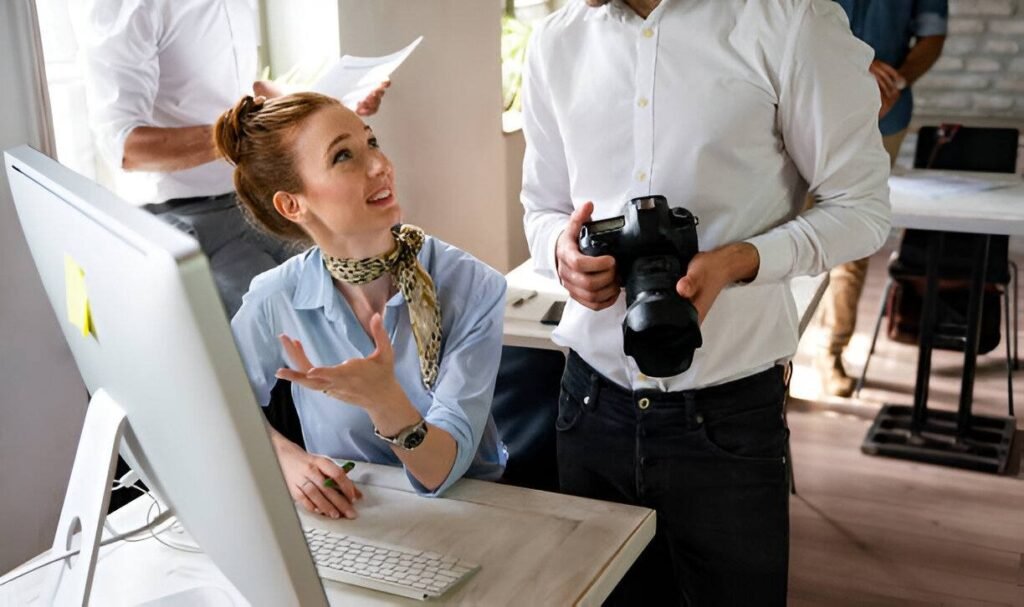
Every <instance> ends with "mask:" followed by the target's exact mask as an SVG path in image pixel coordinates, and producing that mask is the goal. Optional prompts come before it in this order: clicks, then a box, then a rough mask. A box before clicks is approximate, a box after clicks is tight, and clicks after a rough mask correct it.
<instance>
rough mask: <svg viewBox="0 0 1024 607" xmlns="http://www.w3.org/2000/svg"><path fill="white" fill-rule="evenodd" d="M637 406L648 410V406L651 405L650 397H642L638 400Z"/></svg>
mask: <svg viewBox="0 0 1024 607" xmlns="http://www.w3.org/2000/svg"><path fill="white" fill-rule="evenodd" d="M637 406H638V407H640V408H641V409H644V410H646V409H647V407H650V406H651V401H650V399H647V398H641V399H640V401H639V402H637Z"/></svg>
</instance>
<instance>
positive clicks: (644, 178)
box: [636, 171, 647, 181]
mask: <svg viewBox="0 0 1024 607" xmlns="http://www.w3.org/2000/svg"><path fill="white" fill-rule="evenodd" d="M636 180H637V181H647V173H644V172H643V171H637V174H636Z"/></svg>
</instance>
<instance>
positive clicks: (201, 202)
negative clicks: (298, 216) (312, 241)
mask: <svg viewBox="0 0 1024 607" xmlns="http://www.w3.org/2000/svg"><path fill="white" fill-rule="evenodd" d="M75 8H76V10H78V11H80V14H79V17H80V18H78V19H76V20H75V25H76V30H77V34H78V38H79V45H80V48H81V50H82V53H83V56H84V65H85V84H86V92H87V98H88V104H89V119H90V122H91V125H92V127H93V131H94V132H95V134H96V138H97V141H98V143H99V149H100V151H101V153H102V155H103V156H104V158H105V159H106V160H107V162H108V164H109V165H110V166H111V167H112V169H113V170H114V172H115V173H116V174H117V175H118V177H119V178H120V179H119V180H120V181H122V182H124V181H126V180H127V181H132V182H133V185H134V186H135V187H134V188H133V189H132V190H131V191H127V190H126V191H124V192H122V194H123V195H124V196H125V197H127V198H130V199H132V200H133V201H134V202H136V203H139V204H146V203H150V204H146V206H145V208H146V209H147V210H149V211H151V212H153V213H155V214H156V215H158V216H159V217H160V218H161V219H163V220H165V221H167V222H168V223H170V224H171V225H174V226H175V227H177V228H180V229H181V230H183V231H185V232H187V233H189V234H191V235H192V236H194V237H195V238H196V239H197V240H198V241H199V244H200V246H201V247H202V249H203V252H204V253H206V256H207V257H208V258H209V260H210V267H211V270H212V271H213V275H214V280H215V281H216V283H217V289H218V291H219V292H220V295H221V299H222V301H223V303H224V307H225V309H226V311H227V313H228V316H231V315H232V314H234V312H235V311H236V310H237V309H238V306H239V305H240V303H241V299H242V294H244V293H245V291H246V289H247V288H248V286H249V282H250V280H252V277H253V276H255V275H256V274H258V273H260V272H262V271H264V270H266V269H269V268H272V267H274V266H275V265H277V264H278V263H280V262H282V261H284V260H285V259H287V258H288V257H289V256H290V255H291V254H292V253H294V251H293V250H291V249H290V248H289V247H287V246H286V245H285V244H284V243H282V242H280V241H278V240H276V239H273V238H270V237H267V236H264V235H261V234H259V233H258V232H257V231H255V230H253V229H252V228H251V227H250V226H249V225H247V224H246V223H245V221H244V219H243V218H242V215H241V213H240V212H239V209H238V205H237V202H236V200H235V195H234V192H233V191H232V185H231V167H230V166H228V164H227V163H226V162H224V161H223V160H222V159H219V158H218V157H217V153H216V150H215V148H214V145H213V143H212V138H211V133H212V124H213V121H214V120H215V119H216V118H217V116H218V115H219V114H220V112H221V111H222V110H223V108H225V107H228V106H230V105H231V104H232V103H233V102H234V100H235V99H237V98H238V97H239V96H240V95H243V94H245V93H246V92H248V91H249V90H250V88H251V87H252V86H253V81H254V79H255V78H256V76H257V47H258V45H259V32H258V22H259V17H258V8H257V3H256V1H255V0H225V1H224V2H210V1H209V0H147V1H145V2H142V1H138V0H132V1H127V2H126V1H123V0H86V2H84V3H83V5H78V6H76V7H75ZM382 95H383V88H380V89H378V90H377V91H374V92H373V93H371V94H370V95H368V96H367V98H366V99H365V100H363V102H362V103H361V104H360V105H359V109H360V113H361V114H362V115H371V114H373V113H374V112H376V111H377V108H378V107H379V105H380V100H381V96H382Z"/></svg>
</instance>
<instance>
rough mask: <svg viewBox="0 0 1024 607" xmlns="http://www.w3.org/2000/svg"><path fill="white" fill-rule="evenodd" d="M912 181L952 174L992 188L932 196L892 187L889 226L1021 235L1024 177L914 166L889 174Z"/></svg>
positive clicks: (1023, 231)
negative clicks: (933, 169)
mask: <svg viewBox="0 0 1024 607" xmlns="http://www.w3.org/2000/svg"><path fill="white" fill-rule="evenodd" d="M893 176H894V177H896V178H900V179H908V180H916V179H922V178H925V179H927V178H930V177H953V178H964V179H969V180H981V181H986V182H989V183H990V184H992V185H993V186H996V187H995V189H990V190H985V191H982V192H974V193H957V194H953V195H948V196H938V197H932V196H928V195H925V194H923V193H920V192H914V191H908V190H907V189H904V188H899V187H896V186H895V185H894V186H893V188H892V193H891V196H890V201H891V204H892V225H893V227H896V228H913V229H917V230H945V231H948V232H966V233H971V234H1003V235H1008V236H1024V179H1022V178H1021V176H1020V175H1011V174H1007V173H976V172H973V171H932V170H925V169H916V170H912V171H905V172H902V173H899V174H894V175H893Z"/></svg>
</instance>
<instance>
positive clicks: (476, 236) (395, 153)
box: [338, 0, 526, 271]
mask: <svg viewBox="0 0 1024 607" xmlns="http://www.w3.org/2000/svg"><path fill="white" fill-rule="evenodd" d="M502 9H503V3H502V2H499V1H498V0H488V1H478V0H473V1H469V0H417V1H416V2H410V1H409V0H373V2H367V1H366V0H339V2H338V17H339V21H340V41H341V51H342V53H346V54H351V55H383V54H386V53H390V52H393V51H395V50H398V49H400V48H402V47H403V46H405V45H406V44H408V43H409V42H410V41H412V40H413V39H414V38H415V37H416V36H419V35H421V34H422V35H423V36H424V41H423V43H422V44H421V45H420V46H419V48H417V49H416V52H414V53H413V54H412V56H411V57H410V58H409V59H408V60H407V61H406V62H405V64H403V65H402V66H401V67H400V68H399V69H398V71H397V72H395V74H394V75H393V76H392V81H393V84H392V87H391V88H390V89H389V90H388V93H387V94H386V95H385V97H384V102H383V105H382V108H381V111H380V113H379V114H378V115H377V116H374V117H372V118H371V119H370V120H369V121H368V122H369V123H370V125H371V126H373V128H374V131H375V133H376V134H377V135H378V137H379V139H380V142H381V146H382V147H383V149H384V151H385V153H387V154H388V155H389V156H390V158H391V160H392V161H393V162H394V164H395V170H396V174H397V186H396V187H397V190H398V195H399V200H400V201H401V204H402V208H403V210H404V212H405V221H407V222H409V223H413V224H416V225H419V226H421V227H422V228H424V229H425V230H426V231H427V232H428V233H430V234H433V235H435V236H437V237H438V238H441V239H442V240H446V241H448V242H450V243H452V244H455V245H457V246H459V247H461V248H463V249H465V250H467V251H469V252H471V253H472V254H474V255H476V256H477V257H479V258H480V259H482V260H484V261H485V262H487V263H489V264H491V265H492V266H494V267H495V268H497V269H499V270H501V271H506V270H508V269H510V268H511V267H513V266H514V265H516V264H518V263H519V262H521V261H523V260H524V259H525V258H526V256H525V251H526V247H525V239H524V237H523V232H522V224H521V217H522V211H521V210H520V209H519V208H518V205H519V203H518V194H519V188H520V184H519V176H518V171H517V172H516V174H515V175H509V170H508V169H509V167H510V166H512V167H513V168H515V167H516V166H517V165H520V164H521V162H522V156H521V154H522V152H521V150H519V151H518V152H517V151H516V147H517V146H516V144H517V139H516V136H513V137H511V138H508V139H506V137H504V136H503V135H502V131H501V59H500V35H501V14H502ZM519 145H520V146H521V142H519ZM510 154H511V155H510ZM515 154H519V156H518V157H516V156H515Z"/></svg>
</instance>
